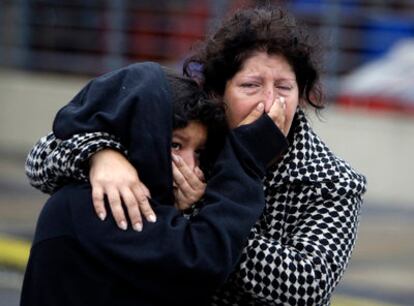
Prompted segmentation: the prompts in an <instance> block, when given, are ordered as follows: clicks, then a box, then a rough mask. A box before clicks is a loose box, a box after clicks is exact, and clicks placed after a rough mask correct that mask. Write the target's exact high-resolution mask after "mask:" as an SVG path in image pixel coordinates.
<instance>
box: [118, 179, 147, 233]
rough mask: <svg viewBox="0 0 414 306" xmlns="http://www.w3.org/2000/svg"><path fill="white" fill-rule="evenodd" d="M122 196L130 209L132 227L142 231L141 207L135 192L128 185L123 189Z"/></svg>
mask: <svg viewBox="0 0 414 306" xmlns="http://www.w3.org/2000/svg"><path fill="white" fill-rule="evenodd" d="M121 197H122V200H123V201H124V205H125V206H126V208H127V210H128V216H129V219H130V220H131V224H132V228H133V229H134V230H135V231H137V232H141V231H142V218H141V212H140V209H139V205H138V201H137V200H136V198H135V195H134V193H133V192H132V191H131V190H130V189H129V188H127V187H124V188H123V189H122V190H121Z"/></svg>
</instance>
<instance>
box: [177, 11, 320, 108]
mask: <svg viewBox="0 0 414 306" xmlns="http://www.w3.org/2000/svg"><path fill="white" fill-rule="evenodd" d="M311 42H314V43H315V40H312V39H311V38H310V35H309V34H308V33H306V31H305V29H304V28H303V27H302V26H300V25H298V24H297V22H296V20H295V19H294V18H293V17H292V16H290V15H288V14H287V13H286V12H284V11H283V10H282V9H281V8H275V7H271V6H268V7H263V8H249V9H242V10H239V11H237V12H236V13H234V14H233V15H231V16H230V17H229V18H228V19H226V20H224V22H223V23H222V25H221V26H220V27H219V28H218V29H217V30H216V31H215V33H213V35H211V36H210V37H207V39H206V40H205V41H204V43H203V44H202V45H201V48H199V50H198V51H196V53H195V54H194V55H193V56H191V57H189V58H188V59H187V60H186V61H185V63H184V67H183V72H184V75H186V76H191V77H195V78H197V75H196V73H197V71H195V69H194V68H197V66H200V67H201V68H200V67H199V69H201V83H202V85H203V88H204V90H206V91H207V92H209V93H211V94H214V95H219V96H223V95H224V89H225V86H226V83H227V81H228V80H230V79H231V78H232V77H233V76H234V75H235V74H236V73H237V72H238V71H239V70H240V69H241V66H242V64H243V63H244V61H245V60H246V59H247V58H249V57H250V56H251V55H252V53H254V52H255V51H264V52H267V53H268V54H278V55H282V56H283V57H284V58H285V59H286V60H287V61H288V63H289V64H290V65H291V67H292V68H293V70H294V72H295V75H296V80H297V83H298V88H299V97H300V98H301V99H303V100H304V101H307V102H308V103H309V104H310V105H312V106H314V107H315V108H317V109H320V108H323V104H322V90H321V86H320V83H319V71H318V68H317V59H316V57H317V55H318V54H319V52H316V51H317V50H319V49H318V48H316V44H315V45H312V43H311ZM199 77H200V76H199Z"/></svg>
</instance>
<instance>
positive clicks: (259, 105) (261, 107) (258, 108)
mask: <svg viewBox="0 0 414 306" xmlns="http://www.w3.org/2000/svg"><path fill="white" fill-rule="evenodd" d="M263 108H264V105H263V103H259V104H257V110H259V111H262V110H263Z"/></svg>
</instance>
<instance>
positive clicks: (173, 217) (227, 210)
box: [21, 63, 287, 306]
mask: <svg viewBox="0 0 414 306" xmlns="http://www.w3.org/2000/svg"><path fill="white" fill-rule="evenodd" d="M147 70H150V71H151V73H148V74H147V73H146V71H147ZM160 79H162V81H160ZM164 80H165V79H163V75H162V70H161V69H160V67H159V66H158V65H156V64H151V63H146V64H138V65H133V66H129V67H127V68H124V69H123V70H120V71H117V72H114V73H112V74H110V75H109V76H104V77H101V78H98V79H96V80H94V81H92V82H91V83H90V84H89V85H88V86H87V87H86V89H84V90H83V91H81V93H80V94H78V96H77V97H75V99H74V101H72V102H71V105H69V106H67V107H66V109H63V110H62V111H60V112H59V115H58V117H59V116H60V118H59V120H56V121H55V126H54V128H55V131H54V132H55V134H56V135H58V136H59V137H63V138H64V137H71V133H77V132H78V128H79V129H82V131H85V130H88V131H90V132H93V131H97V130H103V131H105V132H110V133H112V134H115V135H117V136H118V137H120V138H121V139H123V140H124V141H125V142H126V146H128V147H129V158H130V160H131V161H132V162H133V164H134V165H135V166H136V167H137V168H138V169H139V171H140V177H141V178H142V179H143V181H144V183H145V184H146V185H147V186H148V187H149V189H150V191H151V194H152V201H151V202H152V205H153V208H154V211H155V213H156V215H157V222H156V223H154V224H153V223H147V224H145V226H144V230H143V232H141V233H138V232H135V231H133V230H127V231H125V232H124V231H122V230H120V229H118V228H117V227H116V224H115V221H114V220H113V218H112V216H109V217H108V218H107V219H106V220H105V221H104V222H102V221H100V220H99V219H98V218H97V217H96V215H95V212H94V210H93V205H92V199H91V189H90V187H89V185H88V184H85V183H79V184H73V185H69V186H65V187H63V188H61V189H60V190H58V191H57V192H56V193H55V194H54V195H53V196H52V197H51V198H50V199H49V201H48V202H47V203H46V205H45V207H44V208H43V210H42V212H41V215H40V217H39V220H38V224H37V229H36V233H35V238H34V242H33V246H32V250H31V254H30V259H29V264H28V266H27V270H26V275H25V280H24V284H23V290H22V298H21V305H22V306H25V305H36V306H37V305H39V306H40V305H42V306H48V305H181V306H183V305H203V304H206V303H207V302H208V299H209V298H210V297H211V295H212V294H213V293H214V291H215V290H216V289H217V288H218V287H220V286H221V285H222V284H223V283H224V281H225V280H226V278H227V277H228V275H229V274H230V272H232V270H233V269H234V268H235V266H236V264H237V262H238V260H239V257H240V254H241V251H242V249H243V247H244V245H245V243H246V241H247V236H248V234H249V232H250V230H251V228H252V226H253V225H254V223H255V222H256V220H257V219H258V218H259V216H260V214H261V213H262V210H263V207H264V202H265V199H264V194H263V185H262V179H263V177H264V174H265V169H266V166H267V164H268V163H269V162H270V161H271V160H273V159H274V158H275V157H276V156H278V155H279V154H280V153H281V152H282V151H283V150H284V149H285V148H286V147H287V143H286V139H285V138H284V136H283V134H282V133H281V132H280V131H279V130H278V128H277V127H276V125H274V123H273V122H272V121H271V119H270V118H269V117H268V116H267V115H264V116H262V117H261V118H260V119H259V120H257V121H256V122H255V123H253V124H251V125H247V126H242V127H239V128H237V129H236V130H234V131H232V132H230V134H229V135H228V137H227V139H226V143H225V146H224V148H223V151H222V152H221V154H220V156H219V158H218V160H217V162H216V164H215V166H214V167H213V170H212V176H211V178H210V180H209V182H208V184H207V188H206V192H205V196H204V202H205V206H204V207H203V208H202V209H201V210H200V212H199V214H198V215H196V216H194V217H193V218H191V219H190V220H187V219H186V218H184V217H183V216H182V215H181V213H180V212H178V211H177V210H176V209H175V208H174V207H173V199H172V193H171V187H172V179H171V160H170V142H171V132H172V130H171V105H170V106H168V103H170V100H169V98H168V88H167V87H166V85H167V84H165V81H164ZM101 82H102V83H101ZM112 82H113V83H112ZM125 82H126V85H125V86H126V89H127V90H126V91H127V92H126V93H122V92H118V93H117V94H113V95H109V94H105V93H104V91H105V90H107V89H108V88H109V89H110V91H114V90H118V91H121V89H122V88H123V85H124V83H125ZM105 83H108V85H110V86H108V87H105V85H104V84H105ZM116 83H118V86H117V84H116ZM135 83H137V84H138V83H139V84H141V85H142V86H141V87H140V89H139V90H137V91H134V89H135V88H136V87H135V86H136V84H135ZM142 83H144V84H142ZM119 84H121V85H120V86H119ZM95 85H97V86H95ZM155 86H156V88H157V89H156V90H158V87H162V88H161V89H160V90H161V92H163V94H162V95H152V94H151V93H147V91H149V92H151V91H155V88H154V87H155ZM95 89H96V91H97V94H98V96H97V95H96V94H94V93H93V91H94V90H95ZM99 94H102V95H100V97H101V98H100V99H98V100H96V101H95V100H94V99H95V98H96V97H99ZM88 97H90V99H89V98H88ZM142 97H145V98H142ZM101 99H102V100H101ZM118 100H119V101H120V103H119V104H116V103H117V102H116V103H115V102H113V101H118ZM102 101H104V102H102ZM89 103H92V104H89ZM95 103H101V105H100V106H99V110H98V109H95V108H94V106H93V105H94V104H95ZM102 103H103V105H102ZM111 103H112V105H110V104H111ZM141 104H145V108H141ZM152 104H154V105H152ZM79 109H80V111H79ZM142 109H145V111H143V112H142V111H141V112H140V110H142ZM96 113H98V115H94V114H96ZM65 116H68V117H67V118H71V119H70V120H67V121H65V119H64V118H66V117H65ZM62 117H63V118H62ZM143 118H147V119H146V120H144V122H146V123H145V125H141V126H140V127H139V128H137V127H136V126H135V124H142V122H140V120H143ZM161 118H162V119H163V120H161ZM78 119H79V120H78ZM121 121H122V123H119V122H121ZM127 121H130V122H133V123H131V124H129V123H128V122H127ZM57 122H59V124H57ZM60 123H62V125H60ZM69 125H70V131H69V132H67V133H66V130H65V129H66V127H67V126H69ZM108 127H109V128H108ZM62 130H63V131H65V133H63V132H62ZM60 132H61V134H59V133H60ZM124 132H125V133H129V135H123V133H124ZM144 173H145V174H144ZM144 176H145V179H144ZM170 193H171V194H170Z"/></svg>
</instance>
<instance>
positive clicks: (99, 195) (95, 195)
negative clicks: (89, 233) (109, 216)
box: [92, 185, 106, 221]
mask: <svg viewBox="0 0 414 306" xmlns="http://www.w3.org/2000/svg"><path fill="white" fill-rule="evenodd" d="M92 202H93V207H94V209H95V212H96V214H97V215H98V217H99V219H101V220H102V221H103V220H105V218H106V209H105V202H104V192H103V189H102V187H101V186H100V185H98V186H95V185H92Z"/></svg>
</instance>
